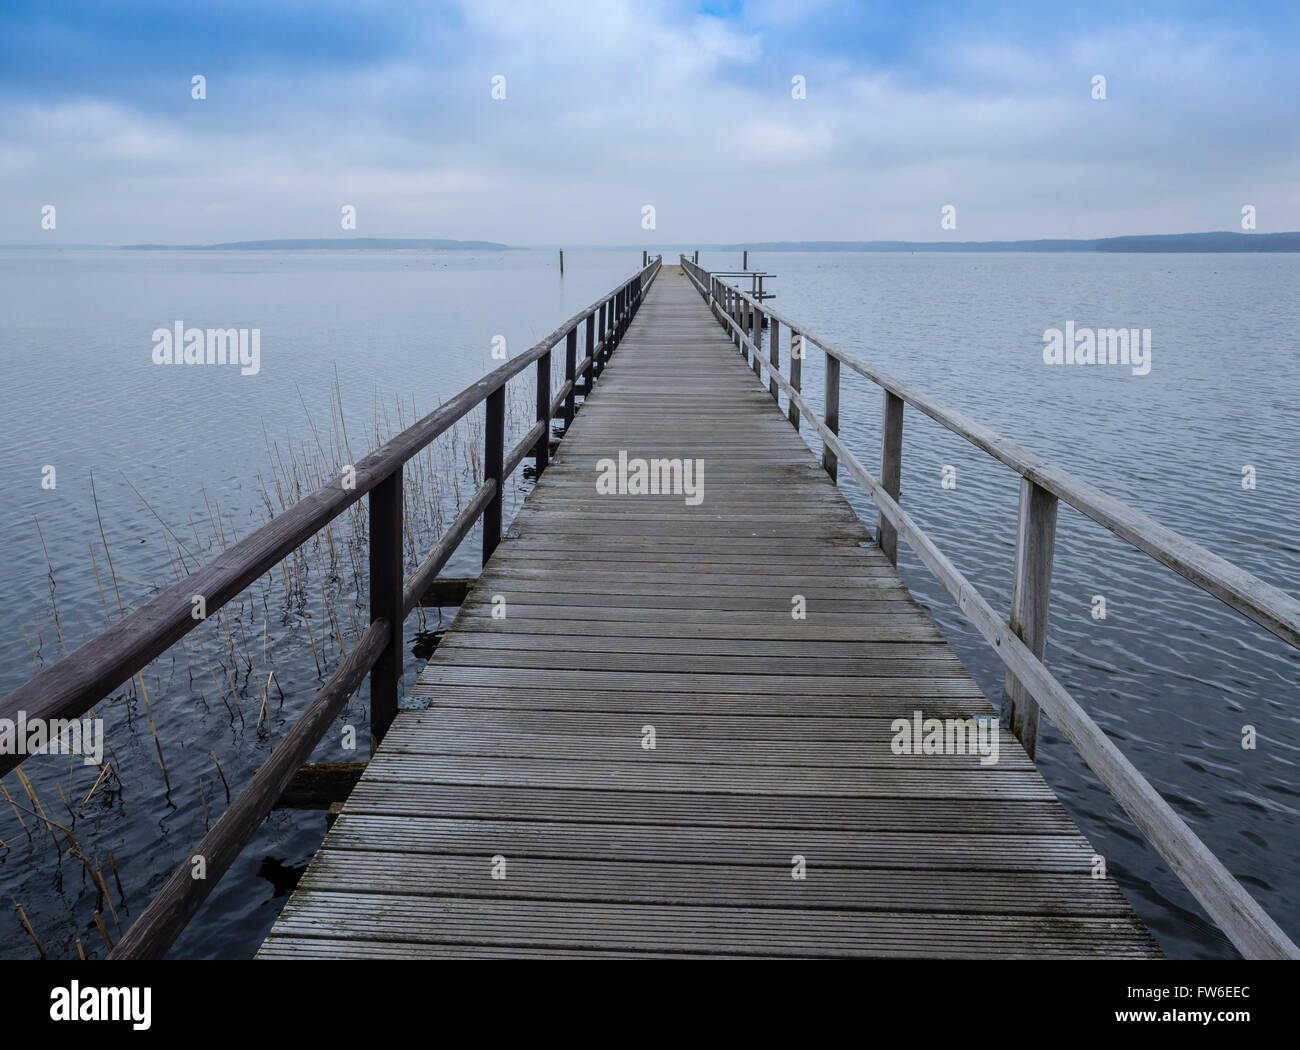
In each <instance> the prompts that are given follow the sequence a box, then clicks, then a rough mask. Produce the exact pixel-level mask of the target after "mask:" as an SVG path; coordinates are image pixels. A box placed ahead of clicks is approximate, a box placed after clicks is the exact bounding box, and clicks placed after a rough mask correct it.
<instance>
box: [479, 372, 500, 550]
mask: <svg viewBox="0 0 1300 1050" xmlns="http://www.w3.org/2000/svg"><path fill="white" fill-rule="evenodd" d="M505 454H506V388H505V384H504V383H502V384H501V386H499V387H497V388H496V389H495V390H494V391H492V393H490V394H488V396H487V401H486V403H485V405H484V420H483V480H484V481H495V482H496V491H494V492H493V493H492V498H491V499H490V500H489V501H488V505H487V506H486V507H484V508H483V564H484V565H486V564H487V561H488V559H489V558H490V557H492V552H493V551H494V550H496V549H497V544H498V543H500V542H501V490H502V489H503V488H504V487H505V480H506V479H505V478H504V477H502V474H503V473H504V471H505Z"/></svg>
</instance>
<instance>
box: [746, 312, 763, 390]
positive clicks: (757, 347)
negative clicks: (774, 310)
mask: <svg viewBox="0 0 1300 1050" xmlns="http://www.w3.org/2000/svg"><path fill="white" fill-rule="evenodd" d="M749 325H750V329H751V334H750V338H751V339H752V340H753V341H754V375H756V376H758V377H760V378H762V375H763V370H762V366H761V365H760V363H759V362H760V361H761V360H762V357H763V311H762V310H759V309H757V308H755V307H753V306H751V307H750V308H749Z"/></svg>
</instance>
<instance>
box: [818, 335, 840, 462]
mask: <svg viewBox="0 0 1300 1050" xmlns="http://www.w3.org/2000/svg"><path fill="white" fill-rule="evenodd" d="M825 419H826V429H828V430H829V431H830V432H831V433H832V434H835V435H836V436H837V437H838V436H839V432H840V359H839V358H838V357H835V356H833V355H832V354H829V353H828V354H827V355H826V413H825ZM822 466H823V467H824V468H825V469H826V473H827V474H829V475H830V476H831V480H832V481H833V482H835V484H837V485H838V484H839V483H840V461H839V459H838V457H837V456H836V455H835V453H834V452H832V451H831V449H830V446H829V445H827V446H825V447H824V448H823V449H822Z"/></svg>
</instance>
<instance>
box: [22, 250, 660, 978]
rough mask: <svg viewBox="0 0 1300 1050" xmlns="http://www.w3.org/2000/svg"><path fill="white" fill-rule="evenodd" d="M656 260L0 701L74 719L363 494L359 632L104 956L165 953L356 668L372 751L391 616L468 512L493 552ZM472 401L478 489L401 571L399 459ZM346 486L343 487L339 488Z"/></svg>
mask: <svg viewBox="0 0 1300 1050" xmlns="http://www.w3.org/2000/svg"><path fill="white" fill-rule="evenodd" d="M659 267H660V258H659V257H656V258H654V259H652V260H650V261H649V263H648V265H646V266H645V267H644V268H643V269H641V270H639V271H638V272H637V273H636V274H634V275H633V276H632V277H631V278H629V279H628V280H626V281H624V282H623V283H622V284H620V285H619V286H618V287H617V288H615V289H614V290H613V291H612V292H610V293H609V294H608V295H605V296H602V297H601V298H600V299H599V300H597V301H596V302H595V303H593V304H592V305H591V306H589V307H587V308H586V309H585V310H582V311H580V312H579V313H577V314H575V315H574V316H573V317H571V318H569V320H567V321H565V322H564V324H562V325H561V326H560V327H559V328H557V329H556V330H555V331H554V332H552V333H551V334H550V335H548V336H546V338H544V339H543V340H542V341H541V342H539V343H537V344H536V345H535V346H533V347H532V348H531V349H530V350H528V351H527V352H526V353H523V354H520V355H519V356H517V357H514V358H512V359H511V360H509V361H507V362H506V363H505V364H503V365H502V366H501V367H500V368H497V369H496V370H495V371H493V372H490V373H489V374H488V375H486V376H484V377H483V378H482V379H480V380H479V381H478V382H477V383H474V384H473V385H471V386H469V387H467V388H466V389H465V390H463V391H461V392H460V393H459V394H457V395H456V396H455V397H454V398H452V399H451V400H450V401H448V402H446V403H445V404H443V405H442V406H441V407H439V408H438V409H437V410H436V411H434V412H431V413H430V414H429V415H427V416H425V417H424V418H423V419H421V420H420V421H419V422H418V423H415V424H414V425H413V426H411V427H409V428H407V429H406V430H404V431H402V432H401V433H400V434H398V435H397V436H396V437H394V438H393V439H392V440H390V441H389V442H388V443H387V444H385V445H384V446H383V447H381V448H379V449H377V450H375V451H374V452H372V453H370V454H369V455H368V456H366V458H365V459H363V460H361V461H360V462H359V463H357V464H356V465H355V468H354V469H355V479H353V478H352V476H351V474H350V473H349V472H346V471H345V473H344V474H342V475H340V476H339V477H338V478H336V479H335V480H333V481H332V482H330V483H328V484H326V485H324V486H322V487H321V488H319V489H317V490H316V491H315V492H313V493H312V494H311V495H310V496H307V497H305V498H304V499H302V500H300V501H299V502H297V503H295V504H294V505H293V506H292V507H290V508H289V509H288V510H286V511H285V512H284V513H283V514H281V515H280V516H279V517H277V518H275V519H273V520H272V521H270V522H268V523H267V524H266V525H263V526H262V527H261V528H260V529H258V530H257V531H256V532H254V533H252V534H251V535H249V536H247V537H245V538H244V539H243V540H241V541H240V542H239V543H237V544H235V545H234V546H232V547H230V548H229V549H228V550H226V551H224V552H223V553H222V554H221V555H220V556H218V557H217V558H215V559H214V560H213V561H211V562H210V563H208V564H207V565H205V566H203V567H202V568H200V569H198V570H196V571H195V572H194V573H192V574H190V575H189V576H187V577H186V578H185V579H183V580H181V581H179V582H178V583H176V584H175V585H174V586H172V587H171V588H169V589H168V590H166V591H164V592H163V593H162V594H160V595H158V597H156V598H154V599H152V600H151V601H149V602H148V603H146V604H145V605H143V606H141V607H140V608H139V609H137V610H135V611H134V612H132V613H131V614H130V615H129V616H126V617H124V618H123V619H122V620H120V621H118V623H117V624H115V625H114V626H112V627H110V628H109V629H108V630H106V631H104V632H103V633H102V634H100V635H98V636H97V637H95V638H94V639H92V640H91V641H89V642H87V643H86V644H85V645H83V646H82V647H81V648H80V649H77V650H76V651H75V652H73V653H70V654H69V655H68V656H67V657H65V658H64V659H63V660H60V661H59V662H58V663H56V664H54V665H53V666H52V667H49V668H47V669H46V670H44V671H42V672H41V673H40V674H38V675H37V676H36V677H35V678H33V679H31V680H30V681H29V682H27V683H26V684H25V685H22V686H19V687H18V688H17V689H15V690H14V691H13V692H12V693H10V694H9V695H8V696H6V697H5V698H4V699H3V700H0V718H16V717H17V716H18V713H19V712H23V713H25V716H26V719H27V721H28V722H29V723H31V722H33V721H35V720H37V719H56V718H75V717H79V716H81V715H83V714H85V712H86V711H88V710H89V709H90V708H91V706H93V705H94V704H96V703H98V702H99V701H100V700H101V699H103V698H104V697H105V696H107V695H108V694H110V693H111V692H112V691H113V690H114V689H116V688H117V687H119V686H120V685H122V684H124V683H125V682H127V681H128V680H130V678H131V677H132V676H133V675H135V674H136V673H137V672H139V671H140V670H141V669H142V668H144V667H145V666H146V665H147V664H148V663H149V662H150V661H152V660H153V659H154V658H155V657H157V656H158V655H159V654H161V653H162V652H164V651H165V650H166V649H167V648H168V647H169V646H171V645H173V644H174V643H175V642H177V641H179V640H180V639H181V638H182V637H183V636H184V635H186V634H188V633H189V632H190V631H192V630H194V629H195V628H196V627H198V626H199V622H200V621H196V620H195V619H194V617H193V616H192V615H191V610H192V609H193V607H194V606H193V598H194V597H195V596H196V595H202V596H203V598H204V601H205V603H206V608H207V613H208V615H211V614H212V613H213V612H215V611H216V610H218V609H220V608H221V607H222V606H224V605H225V604H226V603H227V602H229V601H230V600H231V599H232V598H234V597H235V596H236V595H238V594H239V593H240V592H241V591H242V590H243V589H244V588H245V587H247V586H248V585H249V584H251V583H252V582H253V581H254V580H256V579H258V577H260V576H261V575H262V574H263V573H265V572H267V571H268V570H269V569H271V568H273V567H274V566H275V565H276V564H277V563H278V562H280V561H281V560H282V559H284V558H285V557H287V556H288V555H289V554H290V553H291V552H292V551H294V550H295V549H296V548H298V547H299V546H301V545H302V544H304V543H306V542H307V541H308V540H310V539H311V537H312V536H313V535H315V534H316V533H317V532H318V531H319V530H320V529H322V528H324V527H325V526H326V525H327V524H328V523H329V522H331V521H333V520H334V519H335V518H337V517H339V516H340V515H341V514H343V513H344V512H345V511H346V510H347V509H348V508H349V507H351V506H352V505H353V504H354V503H356V502H357V501H358V500H360V499H361V498H362V496H366V495H369V518H370V529H369V536H370V540H369V542H370V557H369V563H370V624H369V627H368V628H367V629H366V631H365V633H364V634H363V635H362V636H361V638H360V639H359V640H358V641H357V643H356V645H354V646H353V648H352V651H351V652H349V653H348V655H347V657H346V658H345V659H344V660H343V662H342V663H341V664H340V665H339V667H338V668H337V670H335V672H334V673H333V674H332V675H331V676H330V677H329V679H328V680H327V681H326V683H325V685H324V686H323V687H322V688H321V690H320V692H318V693H317V694H316V697H315V699H313V700H312V701H311V703H310V704H308V705H307V708H306V710H304V711H303V713H302V714H301V715H300V716H299V718H298V720H297V721H296V722H295V723H294V725H293V727H292V728H291V729H290V730H289V732H288V733H287V734H286V735H285V737H284V739H282V740H281V741H280V743H279V744H278V745H277V746H276V748H275V750H274V751H272V752H271V754H270V756H269V757H268V758H267V760H266V762H264V763H263V764H262V766H261V767H260V768H259V769H258V770H257V772H256V773H255V774H254V775H253V777H252V779H251V780H250V781H249V783H248V784H247V785H246V786H245V787H244V788H243V790H242V791H241V792H240V793H239V795H238V796H236V798H235V800H234V802H232V803H231V805H230V806H229V808H228V809H227V810H226V811H225V812H224V813H223V814H222V815H221V818H220V819H219V820H218V821H217V822H216V823H215V824H214V825H213V826H212V828H211V829H210V830H209V831H208V833H207V834H206V835H204V836H203V839H202V841H200V842H199V844H198V846H197V847H196V848H195V849H194V851H193V852H192V853H191V854H190V856H189V857H188V858H187V859H186V862H185V863H184V864H182V865H181V866H180V867H179V868H178V869H177V870H176V872H175V873H173V875H172V876H171V878H170V879H169V880H168V881H167V883H166V885H165V886H164V887H163V888H162V890H161V891H160V892H159V893H158V895H157V896H156V897H155V898H154V899H153V901H152V902H151V903H150V904H149V906H148V907H147V908H146V909H145V910H144V911H143V912H142V913H141V915H140V917H139V918H138V919H137V920H136V921H135V923H133V924H132V926H131V928H130V929H128V930H127V931H126V933H125V934H124V935H123V937H122V939H121V940H120V941H119V942H118V943H117V945H116V946H115V947H114V948H113V950H112V952H110V954H109V958H111V959H127V958H159V957H161V956H162V955H163V954H164V953H165V952H166V951H167V949H168V948H169V947H170V946H171V944H172V943H173V941H175V939H176V937H177V935H179V934H180V932H181V931H182V930H183V929H184V928H185V925H186V924H187V923H188V922H189V920H190V918H191V917H192V916H193V915H194V913H195V912H196V911H197V910H198V908H199V906H200V905H201V904H202V903H203V901H204V900H205V899H206V898H207V897H208V895H209V894H210V893H211V891H212V888H213V886H214V885H215V884H216V882H217V880H219V879H220V878H221V876H222V875H223V874H225V872H226V871H227V869H228V868H229V867H230V864H231V863H232V862H233V861H234V859H235V858H236V857H237V856H238V855H239V853H240V851H241V850H242V849H243V848H244V847H245V846H246V845H247V844H248V842H249V840H250V839H251V838H252V837H253V834H254V833H255V832H256V830H257V828H258V827H259V826H260V825H261V823H262V821H263V820H264V819H265V818H266V816H267V814H268V813H269V812H270V811H271V809H272V808H273V807H274V806H275V804H276V801H277V800H278V799H279V798H280V797H281V795H282V794H283V793H284V790H285V788H286V787H287V786H288V785H289V782H290V780H291V779H292V778H293V776H294V773H295V772H296V771H297V770H298V769H299V767H300V766H302V765H303V763H304V762H306V761H307V759H308V758H309V757H310V755H311V753H312V751H313V749H314V748H315V747H316V745H317V744H318V743H319V742H320V740H321V738H322V736H323V735H324V733H325V731H326V730H327V729H328V728H329V727H330V725H331V724H332V723H333V721H334V719H335V718H336V717H337V716H338V714H339V712H340V711H341V710H342V709H343V706H344V704H346V703H347V701H348V699H349V698H350V697H351V696H352V694H353V693H354V692H355V691H356V690H357V688H358V687H359V686H360V685H361V683H362V682H363V681H364V680H365V678H366V675H367V674H369V675H370V734H371V749H372V751H373V749H374V747H375V745H377V744H378V742H379V741H380V740H381V739H382V738H383V735H384V733H385V732H386V731H387V729H388V727H389V726H390V725H391V724H392V721H393V719H394V718H395V717H396V715H397V694H398V686H399V683H400V681H401V676H402V624H403V622H404V621H405V620H406V617H407V615H408V614H409V613H410V612H411V611H412V610H413V609H414V608H415V607H416V606H417V605H418V604H419V601H420V598H421V596H422V595H423V594H424V593H425V591H426V590H427V589H428V588H429V586H430V584H431V583H432V582H433V580H434V578H435V577H436V576H437V575H438V573H439V572H440V571H441V570H442V568H443V566H444V565H446V563H447V561H448V559H449V558H450V557H451V556H452V554H453V553H454V552H455V550H456V549H457V547H459V545H460V543H461V541H463V540H464V538H465V537H466V535H468V534H469V532H470V530H471V529H472V528H473V526H474V522H475V521H476V520H477V519H478V518H479V517H480V516H481V517H482V518H483V561H484V562H486V561H487V560H488V558H489V557H490V556H491V555H492V552H493V551H494V550H495V549H496V547H497V544H498V543H499V542H500V541H501V496H502V489H503V487H504V484H505V481H506V479H508V478H509V477H510V476H511V475H512V474H513V473H514V472H515V470H516V469H517V468H518V467H519V464H520V463H521V462H523V460H524V459H525V458H527V457H528V456H529V455H533V456H535V457H536V467H537V472H538V473H539V474H540V473H541V472H542V471H544V470H545V469H546V466H547V462H548V459H549V443H550V436H551V420H552V419H555V418H562V419H563V420H564V422H565V424H566V426H567V424H568V423H570V422H572V420H573V416H574V411H575V409H576V397H577V394H578V381H579V379H583V381H584V383H585V387H584V389H585V390H586V391H588V392H589V391H590V389H591V384H592V382H593V381H594V380H595V378H596V377H597V376H599V375H600V373H601V371H602V369H603V368H604V365H605V362H606V361H607V360H608V359H609V355H610V353H611V352H612V351H613V349H614V348H615V347H616V346H617V345H618V343H619V341H620V340H621V339H622V337H623V333H624V332H625V331H626V330H627V326H628V324H629V323H630V322H631V320H632V318H633V316H635V314H636V311H637V308H638V307H639V306H640V304H641V301H642V299H643V297H644V296H645V293H646V291H647V290H648V289H649V287H650V285H651V284H652V283H653V282H654V279H655V276H656V275H657V274H658V272H659ZM579 328H582V329H583V331H582V339H583V354H584V356H583V358H582V360H581V361H579V360H578V356H577V353H578V338H579ZM561 341H563V342H564V375H565V381H564V384H563V385H562V386H561V387H560V389H559V391H557V392H556V393H555V395H554V396H552V394H551V351H552V350H553V349H554V348H555V347H556V346H557V345H558V344H559V343H560V342H561ZM530 365H536V373H537V422H536V423H534V424H533V426H532V427H531V428H530V429H529V431H528V433H527V434H525V435H524V437H523V438H522V440H520V441H519V443H518V444H516V445H515V446H514V448H512V449H511V450H510V451H509V452H506V450H505V404H506V383H507V382H508V381H509V380H510V379H512V378H513V377H515V376H517V375H519V374H521V373H522V372H524V370H525V369H527V368H528V367H529V366H530ZM484 403H485V404H486V407H485V422H484V459H483V463H484V480H483V484H482V485H481V486H480V487H479V488H478V490H477V491H476V492H475V493H474V495H473V496H472V497H471V499H470V500H469V503H468V504H467V505H466V507H465V508H464V510H462V511H461V512H460V513H459V514H458V515H457V516H456V519H455V520H454V521H453V522H452V523H451V524H450V525H449V526H448V527H447V529H446V530H445V531H444V532H443V534H442V536H441V537H440V538H439V540H438V542H437V544H436V545H435V546H434V548H433V549H432V550H431V551H430V552H429V553H428V555H427V556H426V557H425V558H424V559H423V560H422V561H421V562H420V564H419V565H418V566H417V567H416V569H415V571H414V572H413V573H412V574H411V576H410V578H409V579H405V580H404V579H403V575H402V542H401V541H402V470H403V466H404V465H405V464H406V462H407V461H408V460H410V459H411V458H412V457H414V456H415V455H417V454H418V453H419V452H420V451H421V450H422V449H424V448H425V447H426V446H428V445H429V443H430V442H432V441H433V440H434V439H436V438H437V437H438V436H439V435H440V434H442V433H443V432H444V431H446V430H447V429H448V428H450V427H451V426H452V425H453V424H455V423H456V422H457V420H459V419H461V418H463V417H464V416H465V415H466V414H467V413H468V412H470V411H471V410H472V409H474V408H475V407H477V406H478V405H480V404H484ZM345 479H346V482H345ZM353 480H355V483H354V484H348V483H347V482H352V481H353ZM23 758H24V756H23V755H0V776H3V775H4V774H5V773H7V772H8V771H9V770H11V769H13V768H14V767H15V766H17V765H18V764H19V763H21V762H22V761H23ZM196 857H202V858H203V860H204V866H205V868H206V876H205V877H204V878H201V879H200V878H194V877H193V876H192V863H191V862H192V860H193V859H194V858H196Z"/></svg>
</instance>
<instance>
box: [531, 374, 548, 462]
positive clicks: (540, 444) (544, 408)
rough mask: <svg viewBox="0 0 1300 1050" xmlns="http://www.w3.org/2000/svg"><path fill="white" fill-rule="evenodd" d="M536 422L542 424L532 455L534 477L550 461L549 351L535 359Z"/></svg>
mask: <svg viewBox="0 0 1300 1050" xmlns="http://www.w3.org/2000/svg"><path fill="white" fill-rule="evenodd" d="M537 422H539V423H541V424H542V436H541V437H539V438H538V439H537V445H536V446H535V448H534V451H533V456H534V462H535V463H536V465H537V466H536V474H535V475H534V479H536V478H540V477H541V476H542V471H544V470H545V469H546V468H547V466H548V465H549V464H550V462H551V352H550V351H549V350H547V351H546V353H544V354H542V356H541V357H539V358H538V359H537Z"/></svg>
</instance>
